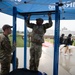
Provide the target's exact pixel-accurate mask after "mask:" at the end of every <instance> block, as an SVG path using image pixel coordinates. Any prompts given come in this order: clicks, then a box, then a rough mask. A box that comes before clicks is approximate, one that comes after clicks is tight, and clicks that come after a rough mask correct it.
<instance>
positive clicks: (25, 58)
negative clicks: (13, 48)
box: [24, 16, 27, 68]
mask: <svg viewBox="0 0 75 75" xmlns="http://www.w3.org/2000/svg"><path fill="white" fill-rule="evenodd" d="M24 20H26V16H25V17H24ZM24 22H25V21H24ZM26 61H27V27H26V24H24V68H26V65H27V62H26Z"/></svg>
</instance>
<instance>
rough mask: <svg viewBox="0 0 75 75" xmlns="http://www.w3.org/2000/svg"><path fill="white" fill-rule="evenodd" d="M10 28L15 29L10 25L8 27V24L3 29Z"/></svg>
mask: <svg viewBox="0 0 75 75" xmlns="http://www.w3.org/2000/svg"><path fill="white" fill-rule="evenodd" d="M8 28H13V26H10V25H8V24H5V25H4V26H3V27H2V29H3V30H5V29H8Z"/></svg>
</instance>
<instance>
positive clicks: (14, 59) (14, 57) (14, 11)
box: [13, 7, 17, 69]
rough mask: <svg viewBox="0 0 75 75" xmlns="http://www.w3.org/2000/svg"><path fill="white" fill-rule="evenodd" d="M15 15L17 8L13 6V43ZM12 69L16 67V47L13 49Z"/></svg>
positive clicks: (14, 40) (14, 39)
mask: <svg viewBox="0 0 75 75" xmlns="http://www.w3.org/2000/svg"><path fill="white" fill-rule="evenodd" d="M16 16H17V9H16V7H13V43H14V42H15V43H16ZM13 69H16V47H15V51H14V52H13Z"/></svg>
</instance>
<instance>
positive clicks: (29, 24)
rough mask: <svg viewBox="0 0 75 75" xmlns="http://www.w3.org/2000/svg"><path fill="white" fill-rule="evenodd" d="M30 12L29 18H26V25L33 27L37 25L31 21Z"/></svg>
mask: <svg viewBox="0 0 75 75" xmlns="http://www.w3.org/2000/svg"><path fill="white" fill-rule="evenodd" d="M30 16H31V15H30V14H29V15H28V17H27V19H26V20H25V23H26V25H27V26H28V27H29V28H33V26H34V25H35V24H34V23H30Z"/></svg>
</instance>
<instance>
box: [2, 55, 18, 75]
mask: <svg viewBox="0 0 75 75" xmlns="http://www.w3.org/2000/svg"><path fill="white" fill-rule="evenodd" d="M12 62H13V61H12V56H11V57H7V58H6V59H5V60H4V61H2V62H1V75H6V74H8V73H9V71H10V63H12ZM16 63H17V65H16V67H18V59H17V58H16Z"/></svg>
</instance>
